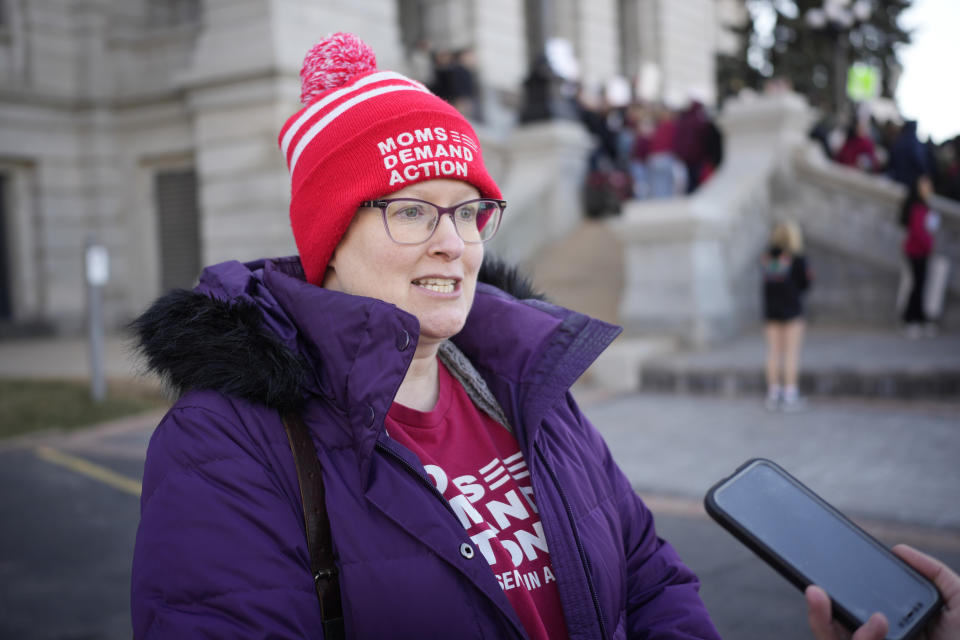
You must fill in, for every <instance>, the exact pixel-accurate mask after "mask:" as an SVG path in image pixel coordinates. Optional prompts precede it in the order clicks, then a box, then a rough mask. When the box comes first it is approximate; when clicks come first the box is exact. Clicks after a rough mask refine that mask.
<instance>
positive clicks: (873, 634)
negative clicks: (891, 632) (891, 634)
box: [851, 613, 889, 640]
mask: <svg viewBox="0 0 960 640" xmlns="http://www.w3.org/2000/svg"><path fill="white" fill-rule="evenodd" d="M888 627H889V625H888V624H887V619H886V618H885V617H884V615H883V614H882V613H875V614H873V615H872V616H870V619H869V620H867V621H866V622H865V623H864V624H863V626H861V627H860V628H859V629H857V630H856V631H855V632H854V634H853V638H852V639H851V640H883V638H884V637H885V636H886V635H887V629H888Z"/></svg>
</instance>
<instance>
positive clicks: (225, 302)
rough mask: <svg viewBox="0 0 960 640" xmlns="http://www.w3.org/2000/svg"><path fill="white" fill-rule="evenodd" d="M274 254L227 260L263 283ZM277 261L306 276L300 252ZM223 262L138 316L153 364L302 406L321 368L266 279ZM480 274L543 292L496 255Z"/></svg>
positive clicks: (141, 341)
mask: <svg viewBox="0 0 960 640" xmlns="http://www.w3.org/2000/svg"><path fill="white" fill-rule="evenodd" d="M266 262H267V261H258V262H253V263H249V264H247V265H239V264H238V263H224V265H229V266H231V267H233V268H235V269H241V268H243V269H247V270H248V271H249V273H250V274H251V276H250V277H251V281H252V282H255V283H259V276H258V274H259V273H260V272H261V271H262V269H263V267H264V265H265V264H266ZM276 262H277V263H282V264H284V265H285V268H286V271H287V272H288V273H291V274H292V275H296V276H299V277H301V278H302V275H300V274H299V273H297V271H298V270H299V261H298V260H296V259H295V258H288V259H282V260H279V261H276ZM222 268H223V265H215V266H212V267H209V268H208V269H206V270H205V271H204V273H203V274H202V275H201V278H200V284H199V285H198V286H197V288H196V289H194V290H193V291H190V290H186V289H176V290H173V291H170V292H169V293H167V294H166V295H164V296H162V297H160V298H158V299H157V300H156V301H155V302H154V303H153V304H152V305H151V306H150V307H149V308H148V309H147V310H146V311H145V312H144V313H143V314H142V315H141V316H140V317H138V318H137V319H136V320H134V321H133V322H132V323H131V325H130V328H131V330H132V333H133V335H134V338H135V342H136V346H137V349H138V351H139V352H140V353H141V354H142V356H143V357H144V359H145V363H146V366H147V368H148V369H149V370H150V371H152V372H153V373H156V374H157V375H159V376H160V378H161V379H162V380H163V382H164V383H165V385H166V386H168V387H169V388H170V389H171V390H172V391H173V393H175V394H176V395H180V394H183V393H185V392H186V391H189V390H215V391H219V392H221V393H224V394H226V395H230V396H234V397H239V398H243V399H245V400H250V401H253V402H257V403H260V404H265V405H267V406H270V407H273V408H276V409H279V410H281V411H285V410H291V409H296V408H298V407H299V406H300V404H301V403H302V401H303V397H304V391H305V388H306V385H308V383H309V380H310V379H311V377H312V374H313V370H312V368H311V366H310V364H309V363H308V362H307V361H306V360H305V359H304V357H303V355H302V354H301V353H300V352H299V351H298V350H297V348H296V345H295V341H294V340H293V339H291V338H290V328H289V327H290V322H289V319H287V318H284V317H278V310H277V307H276V306H275V303H274V304H270V303H271V302H274V301H273V299H272V297H270V295H269V292H267V291H263V290H258V289H262V284H261V286H259V287H258V286H253V285H252V284H249V283H248V284H247V286H244V287H242V288H239V289H238V288H237V287H235V286H230V285H228V284H226V283H225V282H224V278H223V277H221V276H220V274H219V271H220V270H221V269H222ZM478 279H479V281H480V282H481V283H485V284H489V285H492V286H494V287H497V288H498V289H501V290H502V291H504V292H506V293H508V294H510V295H511V296H513V297H515V298H518V299H538V300H543V295H542V294H540V293H539V292H537V291H536V290H535V289H534V288H533V286H532V284H531V282H530V281H529V279H528V278H526V277H525V276H524V275H523V274H521V273H520V272H519V270H518V269H517V268H515V267H512V266H509V265H507V264H505V263H504V262H502V261H500V260H498V259H496V258H489V257H488V258H487V259H485V260H484V263H483V265H482V267H481V269H480V274H479V278H478ZM264 298H267V299H268V300H267V302H265V301H264Z"/></svg>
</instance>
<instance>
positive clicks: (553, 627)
mask: <svg viewBox="0 0 960 640" xmlns="http://www.w3.org/2000/svg"><path fill="white" fill-rule="evenodd" d="M439 369H440V372H439V374H440V395H439V398H438V399H437V404H436V406H435V407H434V408H433V410H432V411H428V412H422V411H416V410H414V409H411V408H409V407H405V406H403V405H400V404H397V403H393V406H392V407H390V411H389V413H388V414H387V419H386V427H387V433H388V434H389V435H390V437H391V438H393V439H394V440H396V441H397V442H399V443H401V444H403V445H404V446H406V447H408V448H409V449H410V450H411V451H413V452H414V453H415V454H417V456H418V457H419V458H420V461H421V462H422V463H423V466H424V467H425V468H426V470H427V473H428V474H429V475H430V478H431V479H432V480H433V483H434V485H435V486H436V487H437V489H438V490H439V491H440V493H442V494H443V497H444V498H446V499H447V501H448V502H449V503H450V506H452V507H453V510H454V512H455V513H456V514H457V517H459V519H460V523H461V524H462V525H463V526H464V528H465V529H466V530H467V533H468V534H469V536H470V539H471V540H472V541H473V545H474V548H475V549H476V550H477V551H479V552H480V554H481V555H482V556H483V557H484V558H485V559H486V560H487V562H488V563H490V568H491V569H493V573H494V574H495V576H496V578H497V582H499V583H500V587H501V588H502V589H503V591H504V593H505V594H506V596H507V599H508V600H509V601H510V604H512V605H513V608H514V610H516V612H517V615H518V616H519V618H520V622H521V623H522V624H523V627H524V629H526V631H527V634H528V635H529V636H530V637H531V638H533V639H541V638H542V639H544V640H547V639H548V638H567V627H566V624H565V623H564V620H563V609H562V607H561V605H560V594H559V592H558V590H557V580H556V577H555V576H554V573H553V565H552V564H551V562H550V552H549V551H548V549H547V539H546V536H545V535H544V533H543V525H542V524H541V523H540V516H539V513H538V511H537V507H536V503H535V502H534V498H533V488H532V487H531V486H530V472H529V471H528V470H527V463H526V461H525V460H524V459H523V454H522V453H521V452H520V447H519V446H518V445H517V440H516V438H514V437H513V434H512V433H510V432H509V431H508V430H507V429H506V428H505V427H504V426H503V425H500V424H498V423H497V422H495V421H494V420H492V419H491V418H490V417H489V416H487V415H486V414H485V413H483V412H482V411H480V410H479V409H477V408H476V406H474V404H473V402H472V401H471V400H470V397H469V396H468V395H467V393H466V391H465V390H464V388H463V386H462V385H461V384H460V383H459V382H457V381H456V380H455V379H454V378H453V377H452V376H451V375H450V373H449V372H448V371H447V370H446V368H445V367H444V366H443V364H440V365H439Z"/></svg>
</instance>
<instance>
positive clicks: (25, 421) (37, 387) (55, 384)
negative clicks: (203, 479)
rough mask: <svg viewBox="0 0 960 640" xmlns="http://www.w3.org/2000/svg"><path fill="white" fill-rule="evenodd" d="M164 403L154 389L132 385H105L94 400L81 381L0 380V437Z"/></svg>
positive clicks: (78, 423) (76, 425)
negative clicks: (97, 400) (103, 392)
mask: <svg viewBox="0 0 960 640" xmlns="http://www.w3.org/2000/svg"><path fill="white" fill-rule="evenodd" d="M168 404H169V403H168V402H167V401H166V400H165V399H164V398H163V396H162V395H161V394H160V393H159V392H158V391H155V390H152V389H145V388H143V387H137V386H134V385H109V386H108V388H107V394H106V399H105V400H104V401H103V402H102V403H99V404H98V403H95V402H93V400H92V399H91V398H90V386H89V384H87V383H85V382H78V381H73V380H22V379H12V380H0V438H7V437H10V436H15V435H22V434H25V433H31V432H33V431H39V430H44V429H50V428H54V427H59V428H62V429H76V428H80V427H84V426H90V425H93V424H97V423H100V422H104V421H107V420H113V419H116V418H122V417H124V416H128V415H133V414H136V413H142V412H144V411H148V410H150V409H159V408H162V407H165V406H167V405H168Z"/></svg>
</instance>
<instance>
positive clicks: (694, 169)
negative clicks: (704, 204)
mask: <svg viewBox="0 0 960 640" xmlns="http://www.w3.org/2000/svg"><path fill="white" fill-rule="evenodd" d="M707 121H708V118H707V112H706V110H705V109H704V107H703V103H702V102H700V101H699V100H694V101H692V102H691V103H690V106H688V107H687V108H686V109H685V110H684V111H683V113H681V114H680V116H679V117H678V118H677V128H676V133H675V134H674V148H675V149H676V153H677V158H678V159H679V160H680V162H682V163H683V165H684V167H685V169H686V171H685V173H686V175H687V185H686V193H693V191H695V190H696V188H697V186H698V185H699V184H700V177H701V175H702V172H703V166H704V164H705V163H706V149H705V142H706V135H707Z"/></svg>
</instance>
